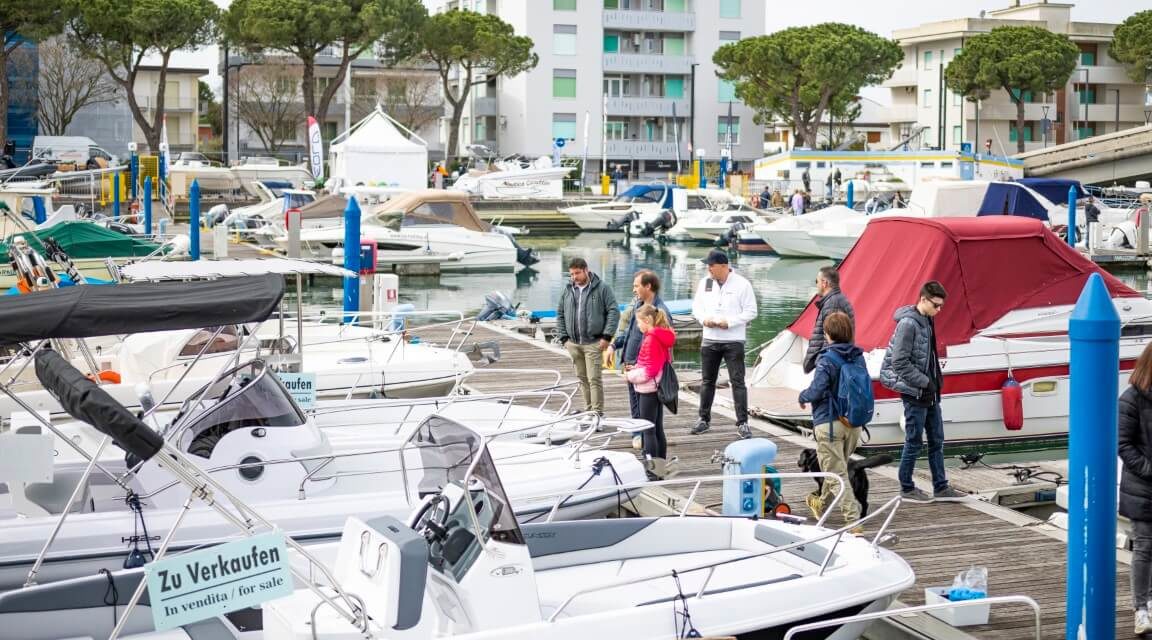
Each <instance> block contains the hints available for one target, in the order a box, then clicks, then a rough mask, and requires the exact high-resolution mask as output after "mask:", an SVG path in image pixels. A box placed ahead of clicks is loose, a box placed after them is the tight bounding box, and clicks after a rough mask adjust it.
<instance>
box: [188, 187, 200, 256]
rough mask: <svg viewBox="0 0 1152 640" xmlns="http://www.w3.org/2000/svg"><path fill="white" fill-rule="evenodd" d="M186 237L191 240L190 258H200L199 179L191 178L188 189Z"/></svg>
mask: <svg viewBox="0 0 1152 640" xmlns="http://www.w3.org/2000/svg"><path fill="white" fill-rule="evenodd" d="M188 237H189V240H191V241H192V247H191V252H192V259H193V260H199V259H200V181H199V180H193V181H192V186H191V187H190V188H189V189H188Z"/></svg>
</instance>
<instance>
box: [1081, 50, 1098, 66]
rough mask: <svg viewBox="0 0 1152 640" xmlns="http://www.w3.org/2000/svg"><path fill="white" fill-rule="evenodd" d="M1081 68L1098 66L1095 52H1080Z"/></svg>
mask: <svg viewBox="0 0 1152 640" xmlns="http://www.w3.org/2000/svg"><path fill="white" fill-rule="evenodd" d="M1080 66H1082V67H1095V66H1096V52H1095V51H1081V52H1080Z"/></svg>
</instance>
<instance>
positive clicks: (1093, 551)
mask: <svg viewBox="0 0 1152 640" xmlns="http://www.w3.org/2000/svg"><path fill="white" fill-rule="evenodd" d="M1072 206H1075V201H1074V200H1073V201H1072ZM1070 219H1071V216H1070ZM1069 228H1074V227H1072V226H1070V227H1069ZM1068 335H1069V338H1070V339H1071V343H1072V357H1071V367H1070V371H1071V380H1070V381H1069V384H1070V389H1071V394H1070V395H1071V399H1070V405H1071V407H1070V410H1069V424H1068V568H1067V571H1068V599H1067V607H1068V617H1067V622H1066V626H1065V629H1064V632H1065V638H1066V640H1077V639H1078V638H1091V639H1092V640H1115V638H1116V449H1117V435H1116V418H1117V403H1116V398H1117V397H1118V396H1119V393H1118V390H1117V387H1118V385H1119V380H1118V378H1119V376H1118V370H1119V362H1120V315H1119V314H1118V313H1116V307H1115V306H1113V304H1112V298H1111V297H1110V296H1109V295H1108V287H1107V286H1105V284H1104V279H1103V278H1102V277H1101V276H1100V274H1098V273H1094V274H1092V275H1091V276H1089V277H1088V282H1087V283H1086V284H1085V285H1084V290H1083V291H1082V292H1081V293H1080V299H1079V300H1077V301H1076V307H1075V309H1073V311H1072V317H1071V318H1070V319H1069V321H1068Z"/></svg>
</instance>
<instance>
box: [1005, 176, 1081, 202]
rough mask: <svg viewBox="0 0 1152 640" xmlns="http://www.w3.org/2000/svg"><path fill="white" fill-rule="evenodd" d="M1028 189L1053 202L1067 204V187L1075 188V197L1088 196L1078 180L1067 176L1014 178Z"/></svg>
mask: <svg viewBox="0 0 1152 640" xmlns="http://www.w3.org/2000/svg"><path fill="white" fill-rule="evenodd" d="M1016 182H1017V183H1018V184H1022V185H1024V186H1026V187H1028V188H1029V189H1031V190H1033V191H1035V192H1036V193H1039V194H1040V195H1042V196H1044V197H1045V198H1048V199H1049V200H1051V201H1052V202H1053V203H1054V204H1064V205H1066V204H1068V188H1069V187H1071V188H1074V189H1076V199H1077V200H1079V199H1080V198H1086V197H1088V192H1087V191H1084V187H1083V186H1081V184H1080V181H1079V180H1068V179H1067V178H1019V179H1018V180H1016Z"/></svg>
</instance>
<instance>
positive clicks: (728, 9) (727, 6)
mask: <svg viewBox="0 0 1152 640" xmlns="http://www.w3.org/2000/svg"><path fill="white" fill-rule="evenodd" d="M605 1H607V0H605ZM720 17H721V18H739V17H740V0H720Z"/></svg>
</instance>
